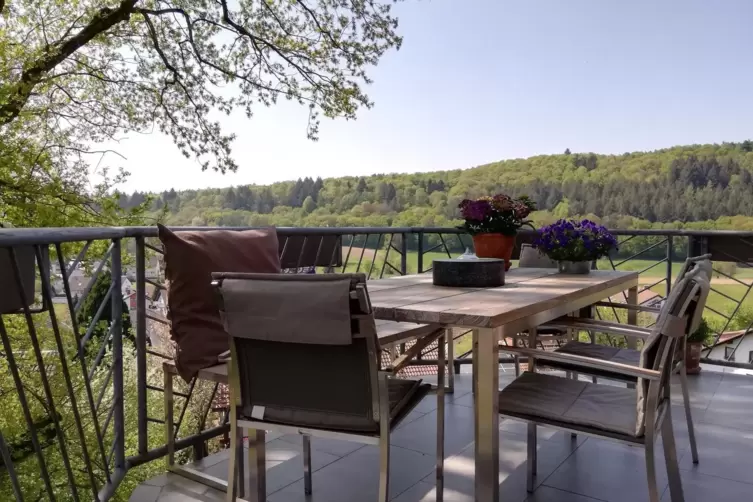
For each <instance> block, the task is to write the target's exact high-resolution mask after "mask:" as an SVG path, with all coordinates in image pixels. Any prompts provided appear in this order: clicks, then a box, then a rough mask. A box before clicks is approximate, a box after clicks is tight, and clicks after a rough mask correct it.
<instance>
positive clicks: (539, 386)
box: [499, 269, 710, 502]
mask: <svg viewBox="0 0 753 502" xmlns="http://www.w3.org/2000/svg"><path fill="white" fill-rule="evenodd" d="M709 288H710V285H709V282H708V281H707V280H706V278H705V276H704V274H703V273H701V271H700V270H697V269H696V270H694V271H692V272H690V273H688V274H687V275H686V276H685V277H684V278H683V279H682V280H680V281H679V282H678V284H677V286H676V288H675V289H674V291H673V292H672V293H671V295H670V296H669V298H668V301H667V302H666V304H665V306H664V308H663V309H662V311H661V313H660V314H659V319H658V321H657V323H656V325H655V326H654V327H653V329H652V330H651V333H650V335H649V336H648V337H647V338H646V342H645V344H644V346H643V350H642V351H641V354H640V361H639V365H638V366H632V365H627V364H623V363H622V362H616V361H605V360H602V359H596V358H591V357H586V356H581V355H575V354H568V353H563V352H542V351H536V350H532V349H524V348H513V347H509V348H508V347H506V348H504V349H503V350H505V351H510V352H516V353H518V354H519V355H525V356H528V357H529V358H536V359H538V360H541V361H544V362H546V363H551V362H555V363H559V364H566V365H568V366H569V367H570V368H572V369H573V370H575V371H578V372H583V373H589V372H594V371H605V372H609V373H610V374H619V375H624V376H625V377H631V378H634V379H635V380H636V383H637V384H636V386H635V388H623V387H615V386H611V385H598V384H594V383H590V382H584V381H580V380H571V379H567V378H560V377H556V376H552V375H548V374H543V373H531V372H526V373H524V374H523V375H522V376H521V377H519V378H517V379H516V380H515V381H514V382H512V383H511V384H510V385H508V386H507V387H505V388H504V389H503V390H502V391H500V393H499V412H500V414H502V415H504V416H506V417H509V418H513V419H518V420H522V421H525V422H528V465H527V489H528V491H529V492H532V491H533V487H534V478H535V475H536V426H537V425H538V424H542V425H547V426H549V427H554V428H559V429H564V430H569V431H572V432H577V433H582V434H586V435H590V436H595V437H600V438H608V439H614V440H617V441H621V442H624V443H628V444H631V445H640V446H643V447H644V448H645V455H646V474H647V479H648V488H649V500H650V502H659V496H660V493H659V489H658V485H657V481H656V468H655V467H656V466H655V458H654V443H655V440H656V438H657V435H658V433H659V432H661V434H662V439H663V441H662V442H663V445H664V457H665V461H666V466H667V474H668V478H669V490H670V495H671V499H672V501H673V502H683V500H684V497H683V491H682V482H681V479H680V471H679V466H678V462H677V452H676V449H675V440H674V432H673V430H672V417H671V410H672V406H671V401H670V392H671V386H670V377H671V373H672V370H673V366H674V365H673V358H674V356H675V353H676V350H677V348H678V346H679V345H680V343H681V340H682V338H683V337H684V336H685V334H686V332H687V329H688V325H690V324H692V321H693V319H694V317H695V315H696V314H697V312H699V311H701V310H702V306H703V305H704V304H705V301H706V297H707V296H708V292H709Z"/></svg>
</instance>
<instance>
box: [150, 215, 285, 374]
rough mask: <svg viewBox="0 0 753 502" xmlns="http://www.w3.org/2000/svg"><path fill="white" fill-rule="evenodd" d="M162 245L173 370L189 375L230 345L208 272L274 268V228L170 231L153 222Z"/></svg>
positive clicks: (276, 263) (269, 270) (277, 260)
mask: <svg viewBox="0 0 753 502" xmlns="http://www.w3.org/2000/svg"><path fill="white" fill-rule="evenodd" d="M158 228H159V238H160V240H161V241H162V245H163V247H164V250H165V264H166V270H165V277H166V279H167V281H168V296H167V303H168V318H169V319H170V331H171V334H172V338H173V340H175V342H176V344H177V346H178V347H177V355H176V358H175V363H176V367H177V369H178V373H179V374H180V376H181V377H183V378H184V379H185V380H190V379H191V378H193V377H194V376H195V375H196V372H197V371H198V370H200V369H202V368H206V367H209V366H213V365H215V364H217V362H218V356H219V355H220V354H221V353H222V352H225V351H226V350H228V349H229V342H228V335H227V333H226V332H225V329H224V327H223V325H222V321H221V320H220V314H219V310H218V308H217V301H216V299H215V296H214V290H213V289H212V286H211V281H212V272H258V273H279V272H280V257H279V255H278V242H277V232H276V231H275V229H273V228H268V229H261V230H244V231H240V232H239V231H233V230H208V231H203V232H202V231H198V232H179V233H174V232H172V231H170V230H169V229H167V228H166V227H164V226H162V225H158Z"/></svg>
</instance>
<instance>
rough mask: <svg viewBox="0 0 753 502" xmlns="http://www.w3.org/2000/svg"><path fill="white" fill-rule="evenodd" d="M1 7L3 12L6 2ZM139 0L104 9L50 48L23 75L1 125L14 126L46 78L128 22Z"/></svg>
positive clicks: (0, 112)
mask: <svg viewBox="0 0 753 502" xmlns="http://www.w3.org/2000/svg"><path fill="white" fill-rule="evenodd" d="M0 2H3V3H2V4H0V11H1V10H2V5H4V0H0ZM136 2H138V0H122V1H121V3H120V6H119V7H118V8H117V9H114V10H113V9H108V8H104V9H101V10H100V11H99V12H98V13H97V14H95V15H94V17H93V18H92V19H91V21H89V24H87V25H86V26H84V27H83V28H82V29H81V30H80V31H79V32H78V33H76V34H75V35H73V36H72V37H71V38H69V39H68V40H66V41H64V42H60V43H57V44H55V45H53V46H50V47H49V48H48V49H47V50H46V51H45V54H44V55H43V56H41V57H40V58H39V59H37V60H36V61H35V62H34V63H32V64H31V65H30V66H29V67H27V68H26V69H25V70H24V71H23V73H22V74H21V78H20V79H19V81H18V82H17V83H16V84H15V86H14V87H15V89H14V90H13V91H11V95H10V99H9V100H8V101H7V102H6V103H4V104H3V105H0V125H4V124H8V123H10V122H12V121H13V120H14V119H15V118H16V117H18V115H19V114H20V113H21V110H23V107H24V106H26V102H27V101H28V100H29V97H30V96H31V94H32V91H33V90H34V87H35V86H36V85H37V84H38V83H39V82H40V81H41V80H42V78H44V76H45V75H46V74H47V73H48V72H49V71H51V70H52V69H54V68H55V67H56V66H57V65H59V64H60V63H62V62H63V61H65V60H66V59H67V58H68V57H69V56H70V55H71V54H73V53H74V52H76V51H77V50H78V49H80V48H81V47H83V46H84V45H86V44H87V43H89V42H90V41H91V40H92V39H93V38H94V37H96V36H97V35H99V34H101V33H104V32H105V31H107V30H109V29H110V28H112V27H113V26H115V25H116V24H118V23H120V22H123V21H125V20H127V19H128V18H129V17H130V15H131V12H133V8H134V6H135V5H136Z"/></svg>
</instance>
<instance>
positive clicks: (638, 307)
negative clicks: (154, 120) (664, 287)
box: [594, 302, 661, 314]
mask: <svg viewBox="0 0 753 502" xmlns="http://www.w3.org/2000/svg"><path fill="white" fill-rule="evenodd" d="M594 306H596V307H612V308H615V309H625V310H637V311H638V312H648V313H651V314H659V313H660V312H661V309H658V308H656V307H647V306H646V305H632V304H630V303H618V302H596V303H594Z"/></svg>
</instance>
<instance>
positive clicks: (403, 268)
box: [400, 232, 410, 275]
mask: <svg viewBox="0 0 753 502" xmlns="http://www.w3.org/2000/svg"><path fill="white" fill-rule="evenodd" d="M408 235H410V234H408V233H407V232H403V233H402V234H400V274H401V275H407V274H408Z"/></svg>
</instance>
